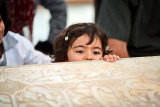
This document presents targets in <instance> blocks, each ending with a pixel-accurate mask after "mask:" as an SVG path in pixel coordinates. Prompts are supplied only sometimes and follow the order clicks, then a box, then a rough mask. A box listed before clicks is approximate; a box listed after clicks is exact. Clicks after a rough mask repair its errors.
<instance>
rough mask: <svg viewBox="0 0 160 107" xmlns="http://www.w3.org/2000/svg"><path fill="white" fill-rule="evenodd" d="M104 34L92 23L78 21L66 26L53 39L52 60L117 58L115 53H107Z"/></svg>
mask: <svg viewBox="0 0 160 107" xmlns="http://www.w3.org/2000/svg"><path fill="white" fill-rule="evenodd" d="M107 45H108V42H107V36H106V34H105V33H104V32H103V31H102V30H101V29H100V28H99V27H98V26H96V25H95V24H93V23H79V24H74V25H71V26H69V27H68V28H66V29H65V30H64V31H63V32H62V33H61V34H60V35H59V36H58V37H57V38H56V39H55V41H54V45H53V46H54V55H55V56H54V57H55V61H54V62H66V61H68V62H70V61H83V60H100V59H105V60H106V61H110V62H113V61H116V60H119V56H117V55H107V54H109V53H110V51H108V50H106V47H107Z"/></svg>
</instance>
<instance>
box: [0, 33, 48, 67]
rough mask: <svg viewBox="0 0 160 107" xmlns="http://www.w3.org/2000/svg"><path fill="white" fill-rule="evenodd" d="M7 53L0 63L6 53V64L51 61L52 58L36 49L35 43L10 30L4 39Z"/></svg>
mask: <svg viewBox="0 0 160 107" xmlns="http://www.w3.org/2000/svg"><path fill="white" fill-rule="evenodd" d="M2 43H3V46H4V50H5V53H3V55H2V58H1V59H0V65H1V63H2V62H3V60H4V54H5V55H6V61H7V63H6V66H12V65H26V64H45V63H51V58H50V57H49V56H48V55H45V54H43V53H42V52H40V51H37V50H35V49H34V46H33V44H32V43H31V42H30V41H29V40H28V39H26V38H25V37H23V36H21V35H19V34H17V33H13V32H11V31H9V32H8V33H7V35H6V36H5V37H4V38H3V40H2Z"/></svg>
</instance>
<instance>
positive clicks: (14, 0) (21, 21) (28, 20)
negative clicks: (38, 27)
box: [8, 0, 35, 40]
mask: <svg viewBox="0 0 160 107" xmlns="http://www.w3.org/2000/svg"><path fill="white" fill-rule="evenodd" d="M8 7H9V9H10V12H11V16H12V26H11V28H10V30H11V31H13V32H15V33H20V34H21V35H23V32H22V30H23V27H25V26H28V27H29V30H30V35H31V36H32V27H33V18H34V14H35V2H34V0H9V2H8ZM30 39H31V40H32V38H30Z"/></svg>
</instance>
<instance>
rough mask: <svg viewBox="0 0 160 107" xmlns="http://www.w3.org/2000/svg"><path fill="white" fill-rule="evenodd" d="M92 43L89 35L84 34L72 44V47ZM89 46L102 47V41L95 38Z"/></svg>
mask: <svg viewBox="0 0 160 107" xmlns="http://www.w3.org/2000/svg"><path fill="white" fill-rule="evenodd" d="M89 41H90V38H89V36H88V35H87V34H83V35H82V36H80V37H78V38H77V39H76V40H75V41H74V42H73V44H72V47H73V46H76V45H87V43H88V42H89ZM89 45H96V46H99V47H101V41H100V39H99V37H98V36H95V38H94V40H93V42H92V43H91V44H89Z"/></svg>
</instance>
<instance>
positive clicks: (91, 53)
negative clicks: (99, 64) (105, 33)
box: [67, 34, 103, 62]
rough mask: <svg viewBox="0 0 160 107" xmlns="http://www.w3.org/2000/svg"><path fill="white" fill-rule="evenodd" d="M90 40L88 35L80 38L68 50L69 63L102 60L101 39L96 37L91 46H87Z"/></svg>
mask: <svg viewBox="0 0 160 107" xmlns="http://www.w3.org/2000/svg"><path fill="white" fill-rule="evenodd" d="M89 40H90V39H89V37H88V35H87V34H84V35H82V36H80V37H78V38H77V39H76V40H75V41H74V42H73V44H72V46H71V47H69V49H68V52H67V56H68V60H67V61H68V62H71V61H84V60H100V59H101V58H102V53H103V52H102V45H101V41H100V39H99V38H98V37H95V38H94V41H93V42H92V43H91V44H89V45H86V44H87V43H88V42H89Z"/></svg>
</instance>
